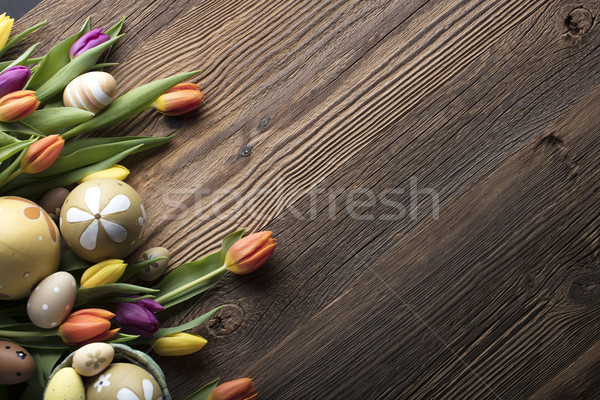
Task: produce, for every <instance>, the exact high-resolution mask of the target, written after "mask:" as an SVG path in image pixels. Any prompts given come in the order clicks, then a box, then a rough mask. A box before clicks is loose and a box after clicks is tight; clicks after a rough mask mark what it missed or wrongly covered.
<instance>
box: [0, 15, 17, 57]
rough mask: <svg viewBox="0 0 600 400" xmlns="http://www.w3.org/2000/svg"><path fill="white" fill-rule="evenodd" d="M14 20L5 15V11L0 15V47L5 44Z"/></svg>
mask: <svg viewBox="0 0 600 400" xmlns="http://www.w3.org/2000/svg"><path fill="white" fill-rule="evenodd" d="M14 22H15V20H14V19H13V18H11V17H9V16H8V15H6V13H3V14H2V15H0V49H2V48H3V47H4V46H6V42H8V37H9V36H10V31H11V30H12V27H13V24H14Z"/></svg>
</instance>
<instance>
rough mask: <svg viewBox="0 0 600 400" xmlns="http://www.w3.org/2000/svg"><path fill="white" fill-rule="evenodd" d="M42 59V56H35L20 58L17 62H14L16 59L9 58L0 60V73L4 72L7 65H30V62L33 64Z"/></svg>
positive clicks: (32, 69)
mask: <svg viewBox="0 0 600 400" xmlns="http://www.w3.org/2000/svg"><path fill="white" fill-rule="evenodd" d="M41 60H42V57H36V58H27V59H26V60H22V61H21V62H19V63H15V61H16V60H9V61H2V62H0V73H2V72H4V70H5V69H6V68H8V67H11V66H13V65H25V66H27V65H31V64H35V63H37V62H40V61H41ZM35 68H36V67H33V68H31V71H32V73H33V72H34V69H35Z"/></svg>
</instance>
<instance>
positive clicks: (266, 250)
mask: <svg viewBox="0 0 600 400" xmlns="http://www.w3.org/2000/svg"><path fill="white" fill-rule="evenodd" d="M272 234H273V232H270V231H264V232H256V233H253V234H251V235H248V236H246V237H244V238H241V239H240V240H238V241H237V242H235V243H234V244H233V246H231V248H230V249H229V251H228V252H227V255H226V256H225V268H227V269H228V270H229V271H231V272H233V273H234V274H238V275H243V274H249V273H250V272H253V271H255V270H257V269H258V268H259V267H260V266H261V265H263V264H264V263H265V262H266V261H267V260H268V259H269V257H271V254H273V250H275V243H276V240H275V239H273V238H272V237H271V235H272Z"/></svg>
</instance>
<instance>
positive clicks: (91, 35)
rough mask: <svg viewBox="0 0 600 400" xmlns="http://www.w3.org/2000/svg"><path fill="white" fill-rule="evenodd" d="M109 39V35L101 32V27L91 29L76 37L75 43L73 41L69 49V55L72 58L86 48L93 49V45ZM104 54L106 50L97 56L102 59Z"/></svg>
mask: <svg viewBox="0 0 600 400" xmlns="http://www.w3.org/2000/svg"><path fill="white" fill-rule="evenodd" d="M109 39H110V36H108V35H105V34H104V33H102V28H98V29H92V30H91V31H89V32H88V33H86V34H85V35H83V36H82V37H80V38H79V39H77V41H76V42H75V43H73V46H71V49H70V50H69V57H70V58H71V60H72V59H74V58H75V57H77V56H80V55H81V54H82V53H84V52H86V51H87V50H89V49H93V48H94V47H96V46H98V45H99V44H102V43H104V42H106V41H108V40H109ZM105 55H106V52H104V53H103V54H102V55H101V56H100V57H99V58H100V59H102V58H103V57H104V56H105Z"/></svg>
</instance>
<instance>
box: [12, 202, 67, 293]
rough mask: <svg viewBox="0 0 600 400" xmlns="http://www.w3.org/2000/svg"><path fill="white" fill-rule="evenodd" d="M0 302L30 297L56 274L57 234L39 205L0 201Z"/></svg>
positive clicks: (58, 236)
mask: <svg viewBox="0 0 600 400" xmlns="http://www.w3.org/2000/svg"><path fill="white" fill-rule="evenodd" d="M0 227H2V228H1V229H0V300H18V299H23V298H26V297H27V296H29V293H30V292H31V290H32V289H33V286H34V285H36V284H37V283H38V282H39V281H41V280H42V279H44V278H45V277H47V276H48V275H50V274H52V273H54V272H56V271H57V270H58V265H59V263H60V234H59V231H58V229H57V227H56V225H55V224H54V221H52V219H51V218H50V216H49V215H48V214H47V213H46V211H44V210H43V209H42V208H41V207H40V206H39V205H37V204H35V203H34V202H32V201H29V200H27V199H23V198H21V197H16V196H6V197H0Z"/></svg>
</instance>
